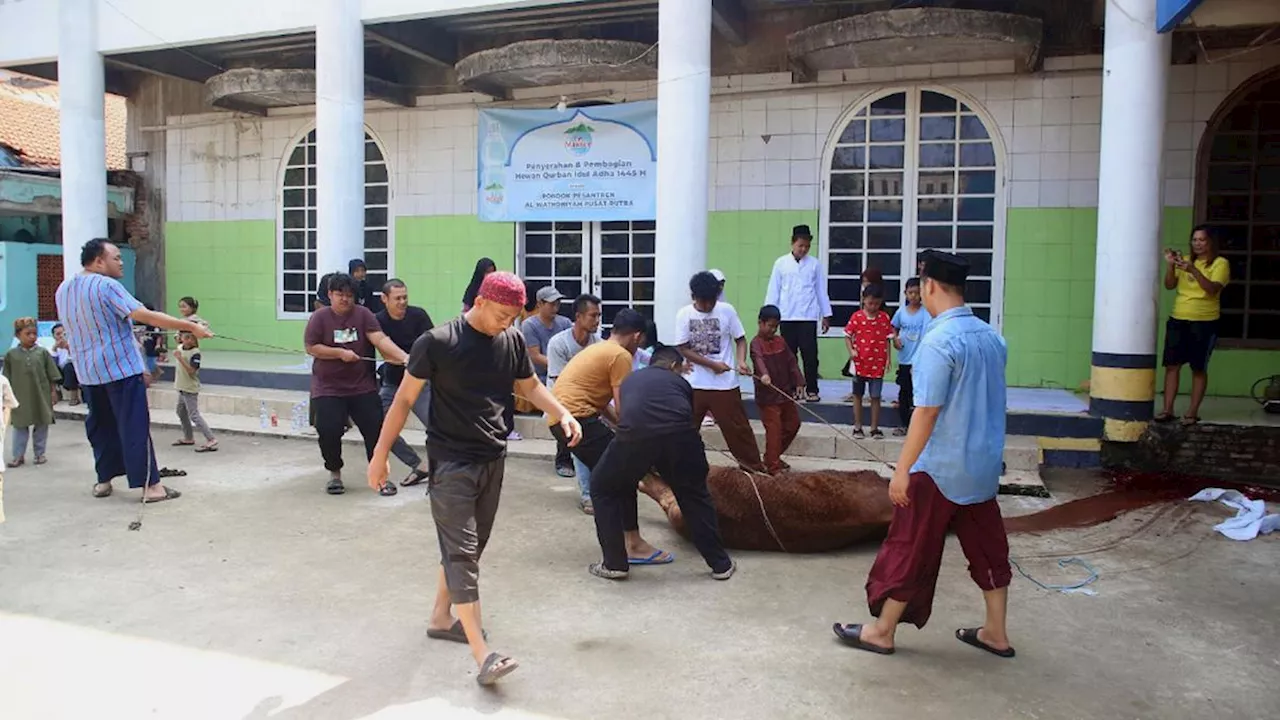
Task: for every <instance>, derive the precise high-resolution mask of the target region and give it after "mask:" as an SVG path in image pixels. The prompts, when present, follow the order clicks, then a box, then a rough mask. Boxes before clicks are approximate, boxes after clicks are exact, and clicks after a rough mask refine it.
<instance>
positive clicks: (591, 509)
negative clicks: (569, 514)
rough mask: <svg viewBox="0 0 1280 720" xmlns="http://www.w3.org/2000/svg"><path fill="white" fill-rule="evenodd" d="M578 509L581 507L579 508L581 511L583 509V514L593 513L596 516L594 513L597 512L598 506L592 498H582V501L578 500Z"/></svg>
mask: <svg viewBox="0 0 1280 720" xmlns="http://www.w3.org/2000/svg"><path fill="white" fill-rule="evenodd" d="M578 509H579V510H581V511H582V514H584V515H592V516H594V515H595V514H596V506H595V503H593V502H591V500H590V499H588V500H581V501H579V502H578Z"/></svg>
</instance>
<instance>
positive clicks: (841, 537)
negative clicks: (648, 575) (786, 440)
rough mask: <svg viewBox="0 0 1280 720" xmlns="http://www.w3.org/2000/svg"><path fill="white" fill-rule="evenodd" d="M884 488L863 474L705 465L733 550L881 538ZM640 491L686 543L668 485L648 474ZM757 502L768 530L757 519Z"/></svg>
mask: <svg viewBox="0 0 1280 720" xmlns="http://www.w3.org/2000/svg"><path fill="white" fill-rule="evenodd" d="M752 479H754V481H755V487H754V488H753V487H752ZM888 484H889V481H888V480H887V479H885V478H883V477H881V476H880V475H877V474H876V473H874V472H871V471H870V470H859V471H857V472H841V471H838V470H820V471H814V472H796V471H789V472H783V473H778V474H777V475H774V476H769V475H763V474H759V473H757V474H755V475H753V476H750V477H748V475H747V473H746V472H745V471H743V470H739V469H738V468H732V467H716V466H712V468H711V472H710V473H708V474H707V487H708V488H709V489H710V491H711V497H712V499H713V500H714V501H715V504H716V515H717V516H718V517H719V520H720V534H721V536H722V537H723V539H724V544H725V547H727V548H730V549H734V550H771V551H779V550H784V551H786V552H793V553H813V552H825V551H828V550H838V549H840V548H844V547H848V546H850V545H852V544H854V543H857V542H862V541H865V540H882V539H883V538H884V535H885V532H886V531H887V530H888V528H889V520H890V519H892V518H893V503H892V502H890V501H889V493H888V489H887V488H888ZM640 490H641V491H642V492H644V493H645V494H646V495H648V496H649V497H651V498H653V499H654V500H655V501H656V502H657V503H658V506H659V507H661V508H662V511H663V512H664V513H666V515H667V520H668V521H669V522H670V523H671V525H672V527H674V528H675V529H676V532H678V533H680V534H681V535H682V536H684V537H686V538H687V537H688V534H687V531H686V530H685V527H684V519H683V517H682V516H681V514H680V506H679V505H678V504H676V498H675V495H674V494H672V492H671V488H670V486H668V485H667V484H666V483H664V482H663V481H662V480H661V479H660V478H658V477H657V476H656V475H654V474H652V473H650V474H649V475H647V476H646V477H645V479H644V482H642V483H641V485H640ZM757 490H758V491H759V493H760V497H759V499H757V497H756V491H757ZM761 501H763V503H764V510H765V511H766V512H767V514H768V519H769V524H772V526H773V532H770V531H769V527H768V524H767V523H765V521H764V515H762V513H761V509H760V505H761ZM775 533H776V534H777V538H776V539H775V538H774V534H775ZM779 542H781V547H779Z"/></svg>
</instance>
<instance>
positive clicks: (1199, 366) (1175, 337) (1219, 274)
mask: <svg viewBox="0 0 1280 720" xmlns="http://www.w3.org/2000/svg"><path fill="white" fill-rule="evenodd" d="M1164 261H1165V266H1166V270H1165V274H1164V287H1165V289H1166V290H1177V291H1178V295H1177V298H1176V299H1174V301H1173V312H1172V313H1171V314H1170V315H1169V322H1168V324H1167V325H1166V326H1165V336H1164V411H1163V412H1161V413H1160V414H1159V415H1157V416H1156V418H1155V420H1156V422H1169V421H1171V420H1173V404H1174V400H1176V399H1177V397H1178V379H1179V374H1180V373H1181V371H1182V366H1183V365H1190V366H1191V406H1190V407H1188V408H1187V414H1186V415H1183V416H1182V424H1183V425H1194V424H1195V423H1197V422H1199V421H1200V403H1201V401H1203V400H1204V391H1205V388H1206V387H1207V386H1208V384H1209V373H1208V368H1209V356H1210V355H1212V354H1213V347H1214V345H1216V344H1217V342H1218V318H1219V316H1220V315H1221V313H1222V289H1223V288H1225V287H1226V286H1227V283H1228V282H1230V280H1231V266H1230V265H1229V264H1228V263H1227V260H1226V258H1224V257H1222V256H1221V255H1219V254H1218V239H1217V238H1216V237H1215V236H1214V234H1213V231H1212V230H1210V229H1209V227H1208V226H1205V225H1199V226H1197V227H1196V228H1195V229H1193V230H1192V231H1191V257H1190V258H1186V257H1183V256H1182V254H1181V253H1179V252H1178V251H1177V250H1174V249H1172V248H1170V249H1168V250H1165V253H1164Z"/></svg>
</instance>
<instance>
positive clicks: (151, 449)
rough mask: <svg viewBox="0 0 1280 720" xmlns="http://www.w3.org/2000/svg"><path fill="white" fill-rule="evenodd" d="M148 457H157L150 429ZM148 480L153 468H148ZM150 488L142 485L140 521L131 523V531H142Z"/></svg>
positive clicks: (146, 484)
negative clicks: (143, 513)
mask: <svg viewBox="0 0 1280 720" xmlns="http://www.w3.org/2000/svg"><path fill="white" fill-rule="evenodd" d="M147 455H148V457H149V458H154V457H155V456H156V449H155V446H153V445H152V444H151V430H150V428H148V429H147ZM156 474H157V475H159V470H157V471H156ZM159 479H160V478H159V477H157V478H156V480H159ZM147 480H151V468H150V467H148V468H147ZM149 487H151V485H150V483H147V482H144V483H143V484H142V498H141V501H140V502H139V503H138V519H137V520H134V521H133V522H131V523H129V529H130V530H135V531H136V530H141V529H142V512H143V510H145V509H146V507H147V488H149Z"/></svg>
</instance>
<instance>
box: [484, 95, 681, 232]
mask: <svg viewBox="0 0 1280 720" xmlns="http://www.w3.org/2000/svg"><path fill="white" fill-rule="evenodd" d="M657 130H658V105H657V103H655V102H653V101H645V102H635V103H620V104H617V105H599V106H594V107H587V108H569V109H568V110H565V111H564V112H560V111H558V110H554V109H552V110H481V111H480V128H479V132H478V133H477V139H478V145H479V148H478V152H479V158H478V162H477V163H476V167H477V168H479V170H478V171H477V174H478V178H477V181H478V187H479V192H480V197H479V202H478V203H477V205H476V207H477V208H479V211H478V214H479V216H480V220H481V221H485V222H511V221H515V222H526V221H549V220H567V221H594V220H653V219H655V218H656V217H657V200H656V181H657V174H656V171H657V164H658V154H657V148H658V145H657V135H658V132H657Z"/></svg>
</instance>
